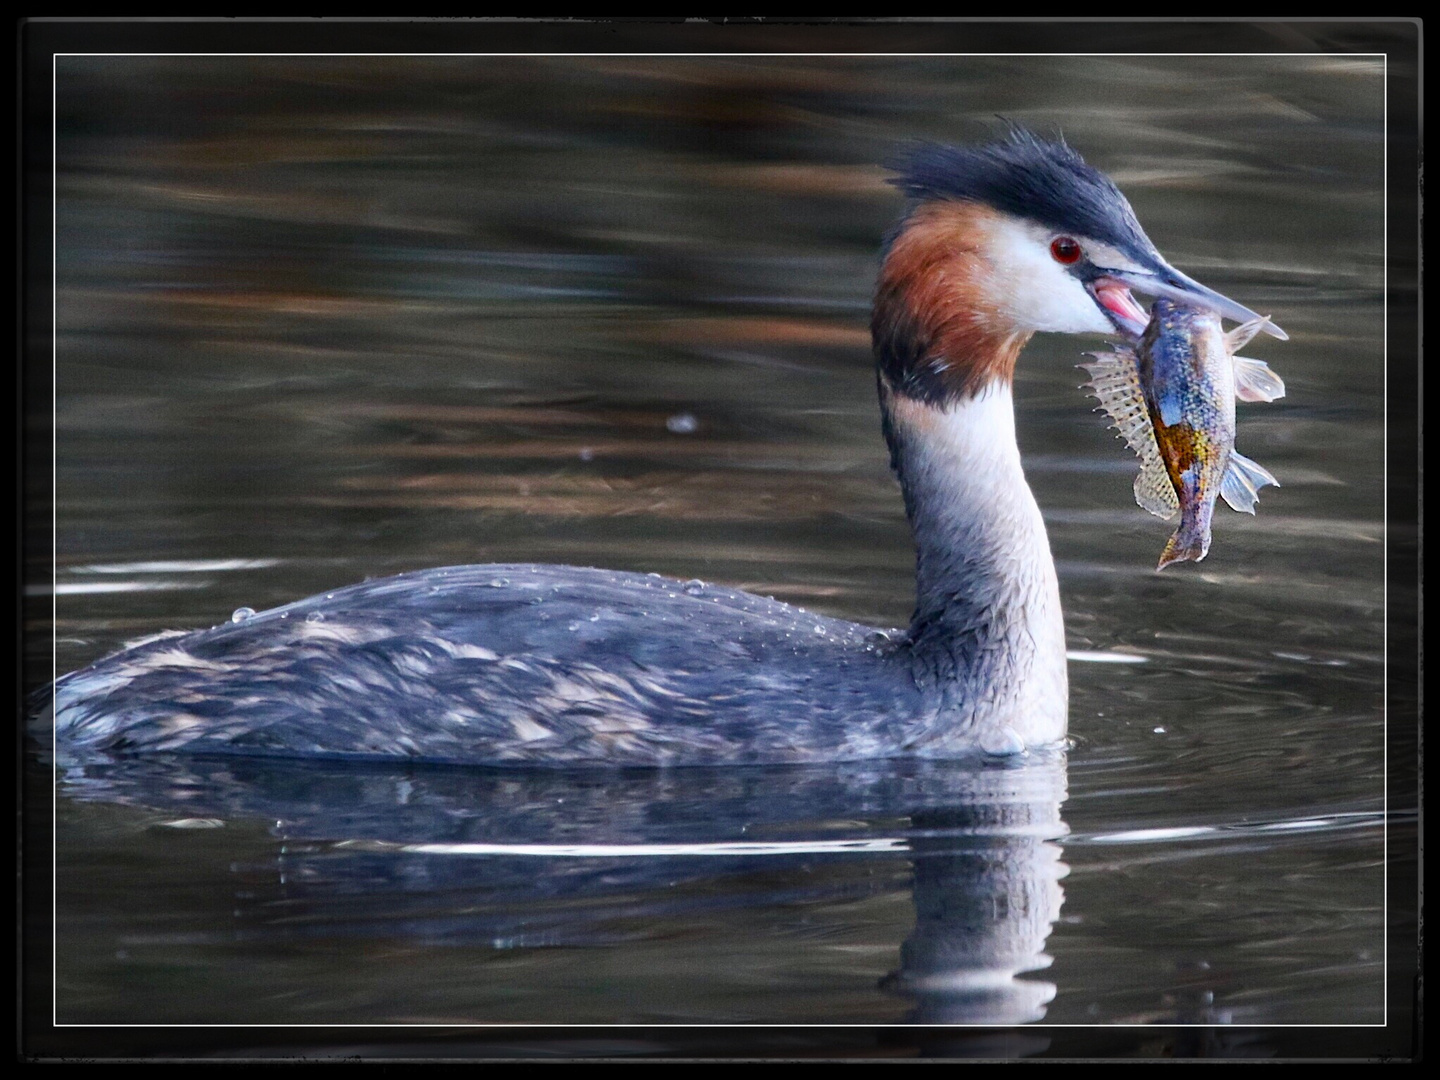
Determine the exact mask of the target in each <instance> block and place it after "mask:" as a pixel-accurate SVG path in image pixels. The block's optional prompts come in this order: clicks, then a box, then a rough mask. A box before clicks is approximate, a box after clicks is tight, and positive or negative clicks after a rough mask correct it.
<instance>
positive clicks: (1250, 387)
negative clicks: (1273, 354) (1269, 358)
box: [1235, 356, 1285, 401]
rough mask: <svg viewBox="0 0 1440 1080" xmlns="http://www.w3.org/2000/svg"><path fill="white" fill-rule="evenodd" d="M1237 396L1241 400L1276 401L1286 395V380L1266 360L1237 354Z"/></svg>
mask: <svg viewBox="0 0 1440 1080" xmlns="http://www.w3.org/2000/svg"><path fill="white" fill-rule="evenodd" d="M1235 396H1236V397H1237V398H1239V399H1240V400H1241V401H1274V400H1275V399H1276V398H1282V397H1284V396H1285V381H1284V380H1283V379H1281V378H1280V376H1279V375H1276V374H1275V372H1273V371H1271V370H1270V365H1269V364H1267V363H1265V361H1264V360H1251V359H1250V358H1249V357H1248V356H1237V357H1235Z"/></svg>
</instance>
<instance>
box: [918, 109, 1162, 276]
mask: <svg viewBox="0 0 1440 1080" xmlns="http://www.w3.org/2000/svg"><path fill="white" fill-rule="evenodd" d="M894 168H895V171H896V172H897V173H899V175H898V176H896V177H894V178H892V179H891V181H890V182H891V183H892V184H894V185H895V186H896V187H897V188H899V189H900V190H901V191H903V192H904V193H905V194H906V195H908V196H909V197H910V198H911V199H913V200H916V201H921V202H924V201H930V200H935V199H959V200H967V201H971V202H979V203H984V204H986V205H987V206H992V207H994V208H995V209H996V210H1000V211H1003V212H1005V213H1007V214H1012V215H1014V216H1015V217H1020V218H1026V219H1029V220H1031V221H1035V222H1038V223H1040V224H1042V225H1044V226H1046V227H1048V228H1053V229H1059V230H1063V231H1065V232H1073V233H1077V234H1079V235H1082V236H1090V237H1093V238H1094V239H1096V240H1103V241H1104V242H1106V243H1108V244H1113V245H1114V246H1116V247H1118V248H1121V249H1122V250H1129V251H1134V252H1136V253H1137V254H1138V253H1142V252H1143V253H1147V254H1148V253H1151V252H1153V251H1154V250H1155V248H1154V245H1153V244H1151V243H1150V240H1149V238H1148V237H1147V236H1146V235H1145V231H1144V230H1143V229H1142V228H1141V227H1140V223H1139V221H1137V220H1136V218H1135V212H1134V211H1133V210H1132V209H1131V208H1130V203H1129V202H1128V201H1127V200H1126V198H1125V196H1124V195H1122V194H1121V193H1120V189H1119V188H1117V187H1116V186H1115V183H1114V181H1112V180H1111V179H1110V178H1109V177H1108V176H1106V175H1105V174H1104V173H1102V172H1100V171H1099V170H1098V169H1094V168H1092V167H1091V166H1089V165H1087V164H1086V163H1085V159H1084V158H1082V157H1081V156H1080V155H1079V154H1078V153H1076V152H1075V150H1073V149H1072V148H1071V147H1070V146H1069V145H1067V144H1066V143H1065V141H1064V140H1063V139H1061V140H1057V141H1055V142H1050V141H1048V140H1046V139H1042V138H1040V137H1039V136H1038V135H1035V134H1034V133H1032V132H1030V131H1027V130H1025V129H1024V128H1022V127H1018V126H1015V125H1011V127H1010V130H1009V134H1008V136H1007V137H1006V138H1004V139H1000V140H998V141H995V142H991V143H985V144H982V145H979V146H944V145H940V144H936V143H923V144H920V145H918V146H915V147H913V148H911V149H910V150H909V151H908V152H907V153H905V154H904V155H903V156H902V157H901V158H900V159H899V160H898V161H897V162H896V164H895V165H894Z"/></svg>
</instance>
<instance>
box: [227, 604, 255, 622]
mask: <svg viewBox="0 0 1440 1080" xmlns="http://www.w3.org/2000/svg"><path fill="white" fill-rule="evenodd" d="M254 617H255V609H254V608H253V607H237V608H236V609H235V610H234V611H233V612H232V613H231V615H230V621H231V622H244V621H245V620H246V619H253V618H254Z"/></svg>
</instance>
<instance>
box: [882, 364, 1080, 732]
mask: <svg viewBox="0 0 1440 1080" xmlns="http://www.w3.org/2000/svg"><path fill="white" fill-rule="evenodd" d="M881 391H882V393H881V397H882V406H883V407H884V408H885V412H886V421H887V422H886V435H887V438H888V440H889V442H890V449H891V459H892V462H893V464H894V467H895V471H896V473H897V474H898V476H899V479H900V484H901V487H902V488H903V490H904V493H905V509H906V513H907V514H908V516H909V518H910V526H911V529H912V531H913V533H914V537H915V550H916V565H915V579H916V600H915V615H914V618H913V620H912V622H911V626H910V635H909V646H908V647H909V650H910V654H911V660H912V665H913V669H914V671H915V675H916V679H917V681H919V682H920V683H921V685H922V689H926V690H933V691H934V693H935V694H936V696H937V697H938V699H939V700H940V701H941V702H942V704H941V706H940V707H941V709H942V711H943V712H944V713H945V714H946V715H947V717H948V718H953V720H954V721H955V723H956V725H957V726H956V728H955V729H954V734H955V736H956V737H957V738H959V739H961V740H969V741H975V740H977V739H978V740H979V741H980V742H981V743H982V745H984V744H985V741H986V739H987V738H988V739H990V740H991V741H993V742H995V743H996V744H997V746H996V748H1003V744H1004V743H1005V741H1006V740H1007V739H1008V738H1009V737H1010V736H1011V735H1013V736H1015V737H1018V739H1019V741H1020V742H1022V743H1023V744H1024V745H1034V744H1037V743H1045V742H1053V741H1055V740H1057V739H1059V738H1061V737H1062V736H1063V735H1064V733H1065V708H1066V697H1067V681H1066V673H1065V625H1064V621H1063V619H1062V617H1061V612H1060V589H1059V585H1058V582H1057V580H1056V576H1055V562H1054V559H1053V558H1052V557H1051V554H1050V543H1049V540H1048V538H1047V537H1046V535H1045V524H1044V521H1043V520H1042V519H1041V516H1040V508H1039V507H1038V506H1037V505H1036V503H1035V497H1034V496H1033V495H1032V494H1031V492H1030V486H1029V485H1028V484H1027V483H1026V482H1025V473H1024V471H1023V470H1022V469H1021V466H1020V448H1019V445H1018V444H1017V443H1016V440H1015V410H1014V404H1013V402H1012V399H1011V390H1010V384H1009V381H1008V380H1006V379H997V380H995V381H993V382H991V383H989V384H988V385H986V386H985V387H984V388H982V389H981V390H980V391H979V392H978V393H976V394H974V395H973V396H970V397H963V398H959V399H954V400H951V401H949V402H945V403H936V404H927V403H925V402H922V401H919V400H916V399H914V398H911V397H907V396H902V395H898V394H894V393H891V392H888V391H887V387H886V386H885V385H884V383H883V381H882V387H881Z"/></svg>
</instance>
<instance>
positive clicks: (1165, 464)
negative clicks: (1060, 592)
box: [1081, 299, 1285, 570]
mask: <svg viewBox="0 0 1440 1080" xmlns="http://www.w3.org/2000/svg"><path fill="white" fill-rule="evenodd" d="M1263 323H1264V320H1263V319H1256V320H1253V321H1251V322H1248V323H1245V324H1244V325H1243V326H1238V327H1236V328H1235V329H1234V330H1232V331H1231V332H1230V333H1229V334H1226V333H1224V331H1223V330H1222V329H1221V326H1220V317H1219V316H1218V315H1216V314H1215V313H1214V312H1211V311H1206V310H1203V309H1200V308H1194V307H1189V306H1186V305H1183V304H1177V303H1174V302H1173V301H1170V300H1163V299H1162V300H1157V301H1155V305H1154V307H1153V308H1152V309H1151V314H1150V325H1149V326H1147V327H1146V328H1145V333H1144V334H1143V335H1142V336H1141V338H1140V341H1139V342H1138V343H1137V344H1136V345H1135V346H1134V347H1133V348H1131V347H1125V346H1122V347H1120V348H1118V349H1116V351H1114V352H1111V353H1094V354H1092V355H1093V356H1094V357H1095V361H1096V362H1095V363H1091V364H1083V365H1081V366H1082V367H1084V368H1085V369H1086V370H1087V371H1089V372H1090V374H1091V376H1092V377H1093V381H1092V382H1091V383H1090V384H1089V385H1090V388H1091V389H1092V390H1093V391H1094V392H1095V395H1096V397H1098V398H1099V399H1100V404H1101V407H1102V408H1104V410H1105V412H1106V413H1108V414H1109V416H1110V418H1111V419H1112V420H1113V421H1114V422H1115V426H1116V427H1117V428H1118V430H1119V431H1120V433H1121V434H1122V435H1123V436H1124V437H1125V441H1126V442H1127V443H1129V444H1130V448H1131V449H1132V450H1134V451H1135V453H1136V455H1137V456H1138V457H1139V458H1140V475H1139V476H1137V477H1136V478H1135V501H1136V502H1138V503H1139V504H1140V505H1141V506H1142V507H1144V508H1145V509H1146V510H1148V511H1150V513H1152V514H1155V515H1156V516H1157V517H1162V518H1166V519H1169V518H1173V517H1174V516H1175V513H1176V512H1177V511H1178V512H1179V513H1180V527H1179V528H1178V529H1176V530H1175V534H1174V535H1173V536H1171V537H1170V540H1169V542H1168V543H1167V544H1166V545H1165V550H1164V551H1163V552H1162V553H1161V555H1160V565H1159V567H1158V568H1159V569H1161V570H1163V569H1164V568H1165V567H1167V566H1169V565H1170V564H1171V563H1176V562H1185V561H1192V562H1199V561H1200V560H1201V559H1203V558H1204V557H1205V555H1206V553H1207V552H1208V551H1209V550H1210V519H1211V515H1212V513H1213V512H1214V509H1215V498H1216V496H1217V495H1218V496H1220V497H1222V498H1224V500H1225V501H1226V502H1227V503H1229V505H1230V507H1231V509H1234V510H1239V511H1241V512H1243V513H1246V514H1253V513H1254V512H1255V502H1256V499H1257V496H1258V492H1259V489H1260V488H1262V487H1264V486H1265V485H1266V484H1273V485H1275V486H1276V487H1279V482H1278V481H1277V480H1276V479H1275V477H1273V476H1271V475H1270V473H1269V472H1267V471H1266V470H1265V469H1263V468H1261V467H1260V466H1259V465H1257V464H1255V462H1253V461H1251V460H1250V459H1249V458H1247V457H1245V456H1244V455H1243V454H1240V453H1238V452H1237V451H1236V450H1235V400H1236V398H1239V399H1240V400H1241V401H1274V400H1275V399H1276V398H1278V397H1283V396H1284V394H1285V384H1284V383H1283V382H1281V381H1280V379H1279V377H1278V376H1276V375H1275V374H1274V372H1272V371H1271V370H1270V369H1269V367H1267V366H1266V365H1265V364H1264V363H1263V362H1262V361H1259V360H1250V359H1247V358H1245V357H1242V356H1236V355H1235V350H1237V349H1239V348H1240V347H1241V346H1243V345H1244V344H1245V343H1246V342H1247V341H1249V340H1250V339H1251V338H1252V337H1254V336H1255V334H1256V332H1257V331H1258V330H1259V329H1260V327H1261V326H1262V325H1263Z"/></svg>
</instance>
